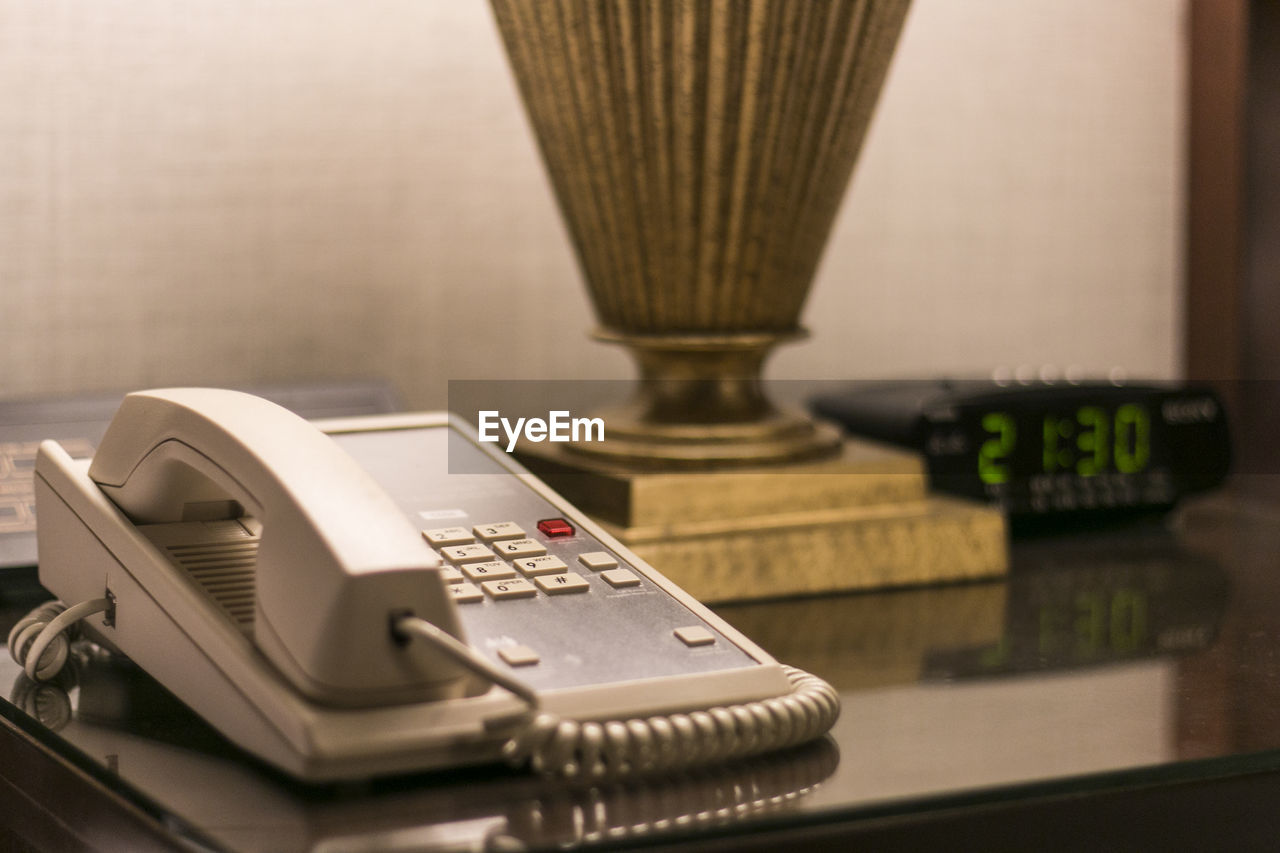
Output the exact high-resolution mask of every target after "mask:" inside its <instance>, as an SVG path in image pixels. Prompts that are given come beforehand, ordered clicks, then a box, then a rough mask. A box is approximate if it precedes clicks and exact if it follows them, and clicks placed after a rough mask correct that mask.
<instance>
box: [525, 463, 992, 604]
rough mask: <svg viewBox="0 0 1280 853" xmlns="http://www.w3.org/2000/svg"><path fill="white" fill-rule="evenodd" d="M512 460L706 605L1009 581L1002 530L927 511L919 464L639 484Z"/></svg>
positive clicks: (665, 477) (694, 475)
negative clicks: (948, 583) (991, 579)
mask: <svg viewBox="0 0 1280 853" xmlns="http://www.w3.org/2000/svg"><path fill="white" fill-rule="evenodd" d="M519 456H520V460H521V462H523V463H524V464H525V465H526V466H527V467H528V468H529V469H530V470H532V471H533V472H534V473H535V474H537V475H539V476H540V477H542V478H543V479H544V480H546V481H547V482H548V483H549V484H550V485H551V487H552V488H554V489H556V490H557V491H559V492H560V493H561V494H563V495H564V496H565V497H567V498H568V499H569V500H570V501H572V502H573V503H575V504H577V505H578V506H579V507H581V508H582V509H583V510H585V511H586V512H588V513H590V514H591V515H592V516H594V517H595V518H596V519H597V520H598V521H600V522H602V523H603V524H604V526H605V527H606V529H608V530H609V532H611V533H613V534H614V535H615V536H617V537H618V538H619V539H620V540H622V542H623V543H624V544H626V545H627V546H628V547H629V548H631V549H632V550H633V551H635V552H636V553H637V554H639V555H640V556H641V557H643V558H644V559H646V560H648V561H649V562H650V563H652V564H653V565H654V566H656V567H657V568H658V569H659V570H660V571H661V572H663V574H665V575H667V576H668V577H670V578H671V579H672V580H673V581H675V582H676V583H677V584H679V585H680V586H682V587H683V588H684V589H685V590H687V591H688V592H689V593H690V594H692V595H693V596H695V597H696V598H699V599H701V600H704V601H731V600H735V599H747V598H766V597H775V596H784V595H804V594H810V593H818V592H829V591H833V590H851V589H870V588H883V587H897V586H910V585H917V584H925V583H939V582H945V581H955V580H968V579H972V578H979V577H990V576H993V575H1000V574H1003V573H1005V572H1006V571H1007V568H1008V558H1007V554H1006V531H1005V523H1004V518H1003V516H1001V515H1000V513H998V512H997V511H995V510H993V509H990V508H988V507H985V506H980V505H977V504H972V503H968V502H965V501H959V500H953V499H944V498H936V497H931V496H929V495H928V494H927V493H926V479H925V475H924V471H923V467H922V464H921V461H920V459H919V458H918V457H916V456H915V455H913V454H909V453H905V452H903V451H899V450H896V449H891V448H887V447H883V446H881V445H878V444H873V443H870V442H861V441H847V442H846V443H845V446H844V451H843V453H842V454H841V455H840V456H838V457H837V458H835V459H830V460H824V461H819V462H807V463H796V464H791V465H779V466H770V467H761V468H744V469H734V470H721V471H707V472H689V471H667V472H636V471H631V470H628V469H626V468H624V467H621V466H617V465H613V464H610V463H608V462H605V461H601V460H596V459H588V458H584V457H583V456H582V455H581V454H575V453H573V452H571V451H565V450H563V449H562V448H560V447H559V446H557V445H547V444H537V445H535V444H528V443H525V444H522V445H521V446H520V449H519Z"/></svg>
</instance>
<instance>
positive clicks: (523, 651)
mask: <svg viewBox="0 0 1280 853" xmlns="http://www.w3.org/2000/svg"><path fill="white" fill-rule="evenodd" d="M498 657H500V658H502V659H503V660H504V661H506V662H507V663H508V664H510V665H511V666H532V665H533V664H535V663H537V662H538V661H540V660H542V658H540V657H538V653H537V652H535V651H534V650H533V649H531V648H529V647H528V646H503V647H502V648H500V649H498Z"/></svg>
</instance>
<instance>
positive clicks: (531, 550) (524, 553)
mask: <svg viewBox="0 0 1280 853" xmlns="http://www.w3.org/2000/svg"><path fill="white" fill-rule="evenodd" d="M494 547H495V548H497V549H498V553H499V554H501V555H502V556H503V557H504V558H506V559H508V560H515V559H517V558H519V557H541V556H542V555H543V554H545V553H547V546H546V545H543V544H542V543H541V542H539V541H538V540H536V539H517V540H515V541H514V542H499V543H498V544H497V545H495V546H494Z"/></svg>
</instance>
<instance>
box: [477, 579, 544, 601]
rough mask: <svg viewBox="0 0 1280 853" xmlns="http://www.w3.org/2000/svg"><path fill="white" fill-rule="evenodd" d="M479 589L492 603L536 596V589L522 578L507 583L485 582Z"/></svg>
mask: <svg viewBox="0 0 1280 853" xmlns="http://www.w3.org/2000/svg"><path fill="white" fill-rule="evenodd" d="M480 587H481V588H482V589H483V590H484V591H485V592H486V593H488V595H489V597H490V598H492V599H493V600H494V601H504V600H505V599H508V598H532V597H533V596H535V595H537V594H538V588H537V587H536V586H534V585H533V584H531V583H529V581H527V580H525V579H524V578H512V579H511V580H507V581H485V582H484V583H482V584H480Z"/></svg>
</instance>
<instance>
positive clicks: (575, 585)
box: [533, 572, 591, 595]
mask: <svg viewBox="0 0 1280 853" xmlns="http://www.w3.org/2000/svg"><path fill="white" fill-rule="evenodd" d="M533 582H534V583H535V584H537V585H538V588H539V589H541V590H542V591H543V592H545V593H546V594H547V595H564V594H566V593H573V592H586V591H587V590H589V589H591V584H589V583H587V581H586V580H585V579H584V578H583V577H582V575H580V574H577V573H576V572H564V573H563V574H558V575H542V576H541V577H537V578H534V580H533Z"/></svg>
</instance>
